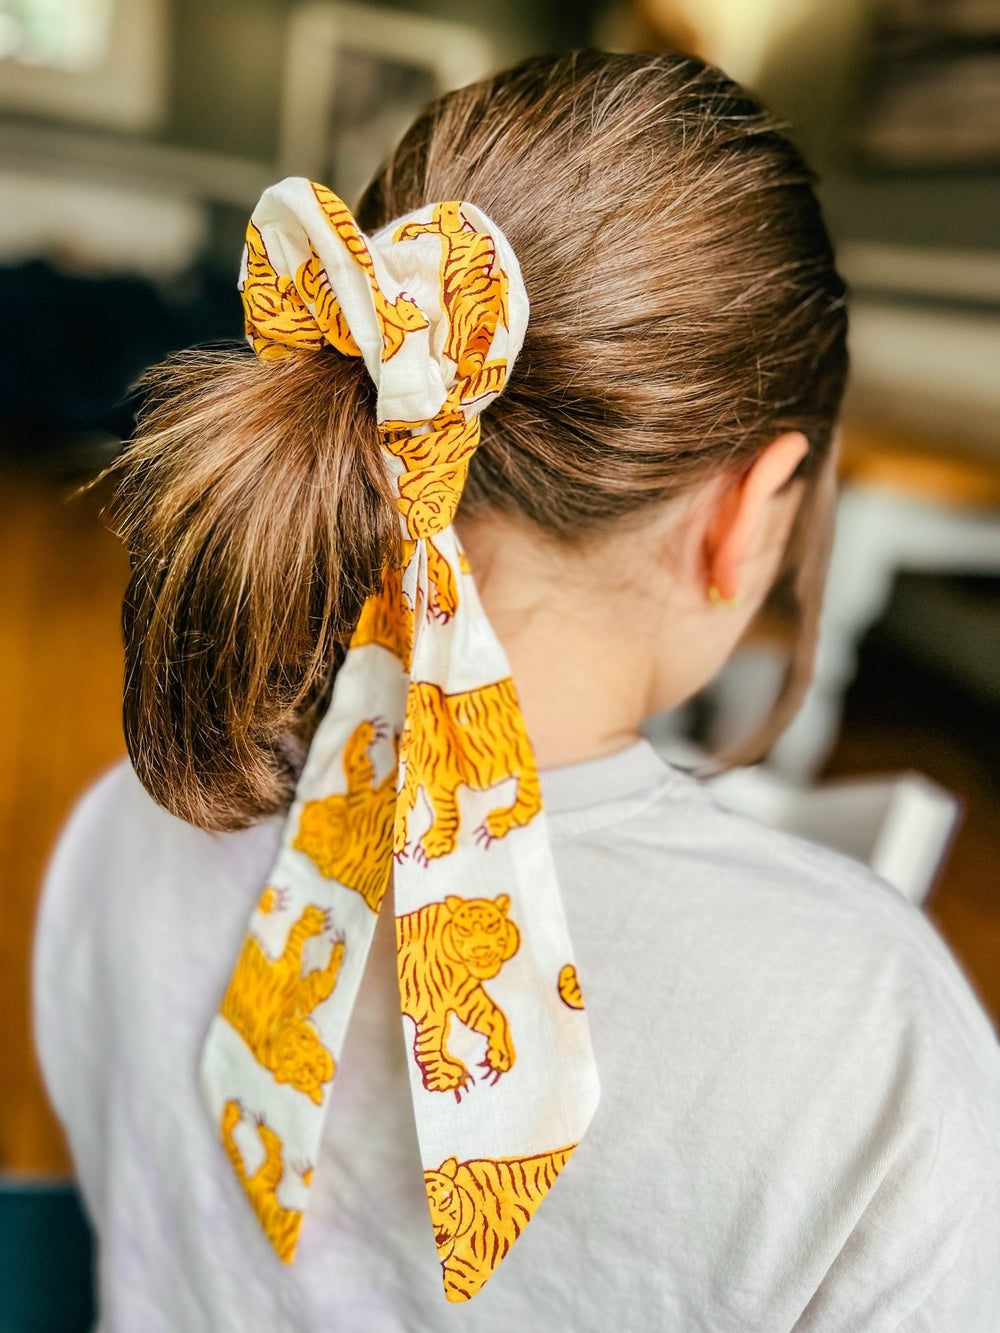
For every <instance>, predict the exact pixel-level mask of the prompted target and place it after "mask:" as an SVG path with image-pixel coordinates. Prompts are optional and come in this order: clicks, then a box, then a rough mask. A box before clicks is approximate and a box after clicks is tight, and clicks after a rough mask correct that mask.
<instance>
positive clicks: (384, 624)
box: [351, 547, 413, 670]
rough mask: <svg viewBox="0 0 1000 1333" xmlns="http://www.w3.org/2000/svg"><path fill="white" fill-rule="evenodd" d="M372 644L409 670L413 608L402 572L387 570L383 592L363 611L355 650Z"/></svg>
mask: <svg viewBox="0 0 1000 1333" xmlns="http://www.w3.org/2000/svg"><path fill="white" fill-rule="evenodd" d="M410 549H411V552H412V547H411V548H410ZM369 643H376V644H378V645H379V646H380V647H382V648H386V649H388V651H389V652H390V653H392V654H393V655H394V656H395V657H398V658H399V660H400V662H401V663H402V664H403V666H404V667H406V669H407V670H409V668H410V661H411V659H412V657H413V607H412V606H411V605H410V600H409V598H408V597H407V596H406V594H405V593H404V592H403V571H402V569H389V570H387V571H386V574H385V578H384V579H383V582H382V587H381V589H380V590H379V591H378V592H376V593H373V594H372V596H371V597H369V598H368V600H367V601H366V602H365V604H364V606H363V607H362V609H361V616H360V617H359V619H358V624H357V628H356V629H355V631H354V634H353V636H352V638H351V647H352V648H363V647H364V646H365V645H366V644H369Z"/></svg>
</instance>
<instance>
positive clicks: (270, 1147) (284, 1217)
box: [220, 1100, 312, 1264]
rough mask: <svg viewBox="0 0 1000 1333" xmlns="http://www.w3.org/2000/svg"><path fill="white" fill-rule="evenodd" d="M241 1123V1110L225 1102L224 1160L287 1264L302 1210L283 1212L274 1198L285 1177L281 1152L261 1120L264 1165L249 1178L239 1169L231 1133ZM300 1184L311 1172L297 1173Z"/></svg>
mask: <svg viewBox="0 0 1000 1333" xmlns="http://www.w3.org/2000/svg"><path fill="white" fill-rule="evenodd" d="M242 1119H243V1108H242V1107H241V1106H240V1104H239V1102H238V1101H234V1100H230V1101H228V1102H226V1104H225V1106H224V1107H223V1109H222V1122H221V1126H220V1128H221V1130H222V1144H223V1147H224V1148H225V1150H226V1156H227V1157H228V1158H229V1160H230V1162H231V1163H232V1167H233V1170H234V1171H235V1172H236V1175H237V1177H238V1179H239V1181H240V1183H241V1184H242V1186H243V1188H244V1189H245V1190H246V1192H247V1197H248V1198H249V1200H250V1203H251V1205H252V1206H253V1210H254V1212H255V1213H256V1214H257V1217H258V1219H259V1221H260V1224H261V1226H262V1227H263V1228H264V1233H265V1235H266V1236H267V1238H268V1240H269V1241H270V1242H271V1244H272V1245H273V1246H274V1248H275V1250H276V1251H277V1252H278V1255H279V1257H280V1258H281V1260H282V1262H283V1263H286V1264H290V1263H291V1262H292V1260H293V1259H294V1257H295V1248H296V1246H297V1245H298V1242H299V1230H300V1229H301V1226H302V1210H301V1209H300V1208H285V1207H283V1206H282V1205H281V1204H280V1203H279V1202H278V1198H277V1193H276V1191H277V1188H278V1185H279V1184H280V1183H281V1178H282V1176H283V1175H284V1174H285V1165H284V1161H283V1152H284V1148H283V1145H282V1142H281V1139H280V1138H279V1137H278V1135H277V1134H276V1133H275V1132H274V1130H273V1129H271V1128H270V1127H269V1126H268V1125H266V1124H265V1123H264V1121H263V1119H261V1118H258V1119H257V1120H256V1122H255V1123H256V1126H257V1133H258V1134H259V1135H260V1142H261V1146H262V1147H263V1149H264V1161H263V1162H262V1163H261V1165H260V1166H259V1167H258V1168H257V1170H256V1171H255V1172H254V1174H253V1175H252V1176H248V1175H247V1173H246V1168H245V1167H244V1165H243V1157H242V1155H241V1153H240V1150H239V1148H238V1147H237V1145H236V1140H235V1139H234V1138H233V1130H234V1129H235V1128H236V1126H237V1125H238V1124H239V1123H240V1121H241V1120H242ZM299 1174H300V1176H301V1177H302V1180H303V1182H304V1183H305V1184H306V1185H309V1184H310V1182H311V1180H312V1170H311V1169H310V1168H305V1169H304V1170H302V1171H301V1172H299Z"/></svg>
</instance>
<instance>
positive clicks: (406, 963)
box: [396, 893, 521, 1101]
mask: <svg viewBox="0 0 1000 1333" xmlns="http://www.w3.org/2000/svg"><path fill="white" fill-rule="evenodd" d="M509 907H510V898H509V897H508V896H507V894H506V893H502V894H500V896H499V897H498V898H496V899H495V900H493V901H491V900H490V899H489V898H459V897H458V896H457V895H455V894H450V895H449V896H448V897H447V898H445V900H444V902H443V903H427V904H426V905H425V906H423V907H420V908H418V909H417V910H416V911H415V912H407V913H406V915H405V916H399V917H397V918H396V954H397V961H398V966H399V997H400V1005H401V1008H402V1011H403V1014H404V1015H405V1016H406V1017H407V1018H409V1019H411V1020H412V1022H413V1025H414V1028H415V1029H416V1031H415V1034H414V1039H413V1057H414V1059H415V1060H416V1062H417V1065H418V1067H419V1069H420V1072H421V1074H422V1076H423V1080H424V1087H425V1088H427V1089H428V1090H429V1091H430V1092H453V1093H454V1094H455V1100H456V1101H461V1096H462V1092H463V1091H464V1090H465V1089H466V1088H467V1087H468V1085H469V1083H470V1082H471V1080H472V1076H471V1074H470V1073H469V1071H468V1069H466V1067H465V1065H463V1064H462V1062H461V1061H460V1060H456V1059H455V1058H454V1056H451V1055H449V1053H448V1049H447V1046H446V1044H445V1041H446V1038H447V1035H448V1021H449V1018H450V1017H451V1015H452V1014H454V1015H455V1017H456V1018H457V1019H458V1021H459V1022H460V1023H464V1024H465V1026H466V1027H467V1028H471V1029H472V1030H473V1031H474V1032H479V1033H481V1034H482V1035H483V1036H484V1037H485V1038H486V1059H485V1060H481V1061H480V1062H479V1063H480V1065H482V1067H483V1068H484V1069H485V1070H486V1071H487V1072H486V1074H485V1075H483V1077H484V1079H490V1080H491V1081H492V1082H493V1083H496V1082H497V1080H498V1079H499V1078H500V1075H501V1074H504V1073H506V1072H507V1070H508V1069H510V1068H511V1067H512V1066H513V1064H514V1060H515V1055H514V1043H513V1042H512V1041H511V1037H510V1029H509V1027H508V1024H507V1017H506V1015H505V1014H504V1012H503V1010H502V1009H500V1008H499V1007H498V1006H497V1005H496V1004H495V1003H494V1001H493V1000H491V999H490V997H489V996H488V995H487V994H486V992H485V990H484V989H483V982H484V981H487V980H489V978H490V977H495V976H496V975H497V973H498V972H499V971H500V969H501V968H502V967H503V965H504V963H505V962H506V961H507V960H508V958H513V956H514V954H516V953H517V950H518V946H519V945H520V942H521V937H520V934H519V932H518V929H517V926H516V925H515V924H514V922H513V921H511V919H510V918H509V917H508V915H507V912H508V909H509Z"/></svg>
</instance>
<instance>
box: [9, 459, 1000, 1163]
mask: <svg viewBox="0 0 1000 1333" xmlns="http://www.w3.org/2000/svg"><path fill="white" fill-rule="evenodd" d="M70 489H71V488H70V487H67V486H66V485H59V484H56V483H53V482H52V481H51V480H50V481H42V480H39V479H34V480H33V479H31V478H29V477H26V476H24V475H3V474H0V735H2V736H3V737H4V738H5V741H6V746H7V749H6V755H5V761H4V763H3V764H2V765H0V866H2V871H0V874H2V876H3V879H2V882H0V1012H2V1013H3V1014H4V1016H5V1023H4V1025H3V1030H2V1033H0V1061H2V1068H3V1070H4V1077H3V1079H2V1081H0V1169H8V1170H20V1171H28V1172H59V1171H61V1170H64V1169H65V1168H66V1156H65V1149H64V1147H63V1144H62V1140H61V1137H60V1134H59V1130H58V1127H57V1126H56V1124H55V1122H54V1120H53V1119H52V1116H51V1114H50V1113H49V1111H48V1109H47V1107H46V1104H45V1099H44V1094H43V1093H42V1090H41V1086H40V1083H39V1081H38V1076H37V1071H36V1069H35V1067H34V1062H33V1058H32V1054H31V1041H30V1026H29V1005H28V958H29V940H30V936H31V929H32V922H33V916H34V907H35V900H36V892H37V886H38V882H39V877H40V875H41V872H42V868H43V865H44V862H45V859H46V856H47V854H48V851H49V849H50V847H51V845H52V842H53V839H54V837H55V835H56V832H57V830H58V828H59V825H60V823H61V822H62V819H63V817H64V815H65V813H66V811H67V809H68V808H69V806H70V804H71V802H72V800H73V798H74V796H75V795H76V794H77V793H78V792H79V791H80V789H81V788H82V787H83V786H84V785H85V784H86V783H87V782H88V781H89V780H90V779H91V778H92V777H93V776H94V775H95V774H97V773H98V772H99V771H100V770H101V769H102V768H103V767H105V766H106V765H107V764H109V763H110V762H111V761H112V760H114V759H115V758H117V757H118V756H119V755H120V754H122V753H123V749H124V747H123V744H122V740H121V732H120V724H119V709H120V696H121V650H120V637H119V631H118V614H119V605H120V601H121V594H122V591H123V589H124V585H125V579H126V576H127V567H126V561H125V558H124V556H123V554H122V552H121V550H120V548H119V547H118V544H117V542H116V541H115V540H114V538H112V537H111V536H110V535H109V534H108V533H107V532H106V531H105V530H104V529H103V528H102V526H101V524H100V522H99V519H98V517H97V509H98V500H97V497H95V496H93V495H91V496H88V497H85V498H83V499H82V500H77V501H75V502H70V501H68V500H67V498H66V497H67V491H68V490H70ZM901 682H905V687H904V685H903V684H901ZM988 728H990V729H988ZM990 735H992V737H993V747H992V748H993V749H994V751H995V750H996V748H997V747H996V745H995V737H996V719H991V720H986V722H985V723H984V719H983V718H982V717H981V716H979V715H976V714H974V713H970V712H969V710H968V708H967V707H966V706H964V705H963V704H962V703H961V701H960V700H955V699H954V698H953V697H952V696H950V695H949V694H948V693H947V692H946V691H943V690H942V689H940V688H939V687H938V686H936V685H935V684H934V683H933V682H926V681H923V682H922V681H920V680H919V678H918V677H916V676H915V675H914V674H913V673H911V672H909V671H908V670H907V669H905V668H902V669H901V668H900V666H899V664H898V663H895V664H894V663H893V662H892V661H891V659H890V660H889V662H888V665H887V664H886V657H885V654H884V653H882V654H881V656H880V655H879V654H878V653H875V654H872V653H868V654H866V656H865V658H864V661H863V668H862V672H861V674H860V676H859V679H858V682H857V683H856V686H855V688H854V689H853V690H852V692H851V696H850V698H849V701H848V708H847V715H846V725H845V730H844V735H843V738H842V741H841V744H840V746H839V747H838V750H837V753H836V754H835V755H834V758H833V761H832V762H831V765H830V772H835V773H849V772H871V771H875V772H877V771H887V770H897V769H900V768H917V769H921V770H922V771H924V772H926V773H927V774H928V775H929V776H931V777H933V778H936V779H937V780H938V781H939V782H941V783H943V784H944V785H945V786H947V787H949V788H951V789H952V790H953V791H957V792H959V793H960V794H961V795H962V797H963V799H964V801H965V803H966V819H965V824H964V827H963V828H962V830H961V832H960V833H959V835H958V839H957V841H956V844H955V847H954V850H953V853H952V856H951V859H950V862H949V864H948V866H947V869H946V871H945V873H944V875H943V877H942V879H941V881H940V883H939V885H938V887H937V889H936V890H935V892H934V895H933V897H932V899H931V902H930V906H929V910H930V914H931V916H932V917H933V919H934V920H935V921H936V922H937V924H938V925H939V927H940V929H941V931H942V933H943V934H944V935H945V937H946V939H947V940H948V941H949V943H950V944H951V946H952V948H953V950H954V952H955V953H956V954H957V956H958V958H959V960H960V962H961V963H962V965H963V966H964V967H965V969H966V972H967V975H968V976H969V978H970V980H971V981H972V984H973V985H974V987H975V988H976V989H977V990H978V992H979V994H980V996H981V998H982V1000H983V1002H984V1004H985V1005H986V1007H987V1008H988V1010H989V1011H990V1012H991V1014H992V1016H993V1018H994V1021H996V1020H997V1019H998V1018H1000V886H998V880H997V867H998V866H1000V782H998V778H1000V774H998V772H997V761H996V760H994V762H993V764H992V766H991V765H990V763H989V762H988V761H987V758H986V753H987V747H988V737H989V736H990Z"/></svg>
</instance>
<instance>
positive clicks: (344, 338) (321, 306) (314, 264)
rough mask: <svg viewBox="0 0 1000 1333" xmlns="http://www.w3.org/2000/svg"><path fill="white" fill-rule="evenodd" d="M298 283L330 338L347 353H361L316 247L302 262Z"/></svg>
mask: <svg viewBox="0 0 1000 1333" xmlns="http://www.w3.org/2000/svg"><path fill="white" fill-rule="evenodd" d="M295 285H296V287H297V288H298V290H299V292H300V293H301V294H302V295H303V296H304V297H305V299H306V301H308V302H310V303H311V304H312V307H313V309H314V311H315V318H316V323H317V324H318V325H319V327H320V330H321V332H322V334H323V337H324V338H325V339H326V341H327V342H328V343H329V344H330V345H331V346H332V347H335V348H336V349H337V351H338V352H343V354H344V355H345V356H360V355H361V348H360V347H359V346H358V344H357V343H356V342H355V341H354V335H353V334H352V333H351V330H350V329H349V328H348V327H347V319H346V318H345V316H344V312H343V310H341V308H340V302H339V301H338V300H337V296H336V293H335V292H334V290H333V288H332V287H331V286H330V279H329V277H328V275H327V272H326V269H325V268H324V267H323V261H322V260H321V259H320V257H319V255H318V254H317V253H316V251H315V250H314V249H313V248H312V246H310V247H309V258H308V259H307V260H306V261H305V263H304V264H300V265H299V271H298V273H296V275H295Z"/></svg>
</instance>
